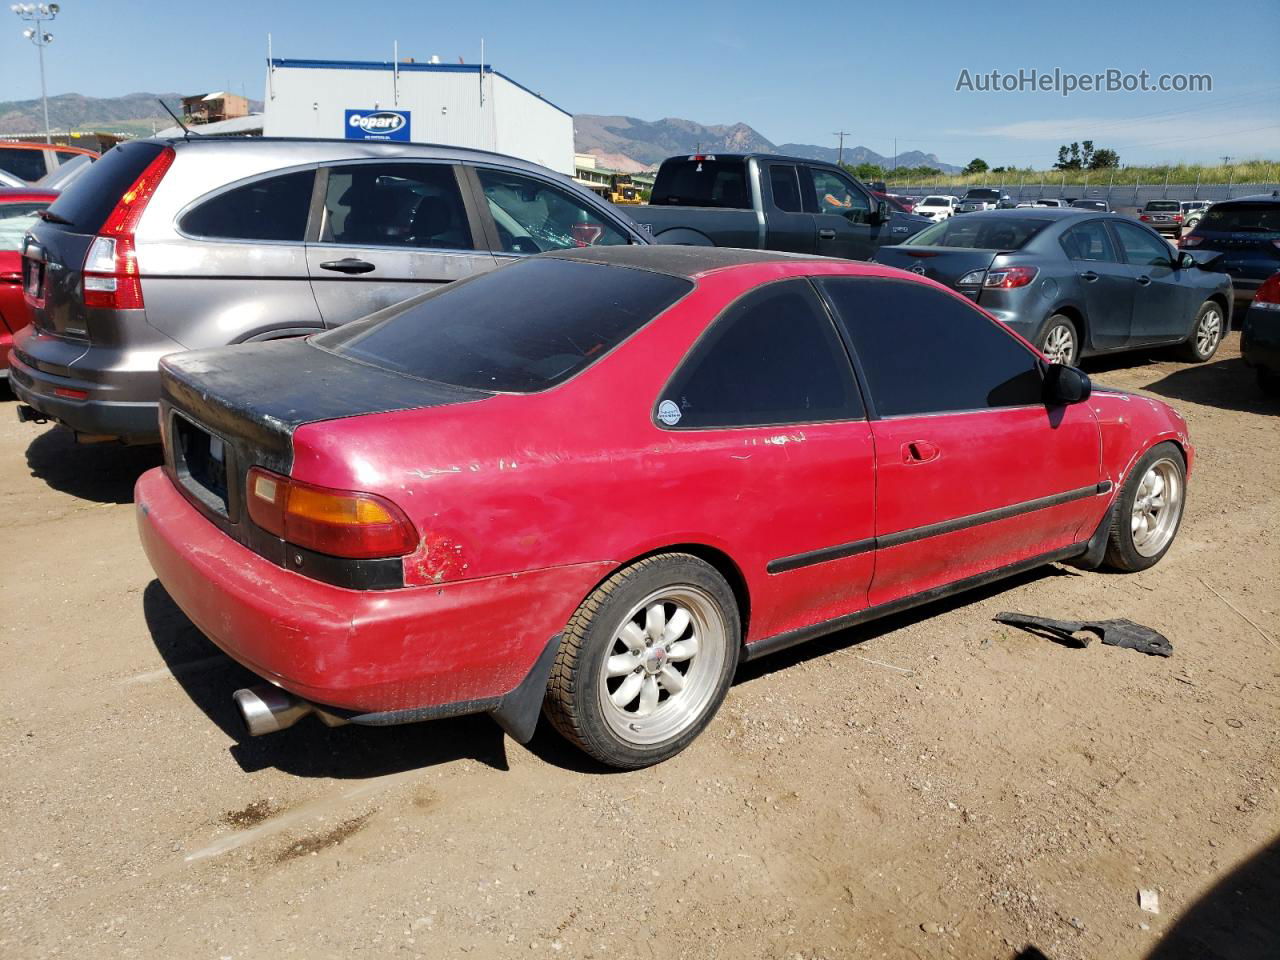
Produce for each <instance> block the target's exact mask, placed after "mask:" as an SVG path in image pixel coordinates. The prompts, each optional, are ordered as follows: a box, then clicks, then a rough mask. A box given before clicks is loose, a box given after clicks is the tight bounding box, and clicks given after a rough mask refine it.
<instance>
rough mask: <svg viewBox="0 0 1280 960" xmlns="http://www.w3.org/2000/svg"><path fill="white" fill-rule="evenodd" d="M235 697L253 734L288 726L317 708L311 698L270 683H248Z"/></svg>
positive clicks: (243, 718)
mask: <svg viewBox="0 0 1280 960" xmlns="http://www.w3.org/2000/svg"><path fill="white" fill-rule="evenodd" d="M231 699H232V700H234V701H235V704H236V709H237V710H238V711H239V713H240V719H241V720H243V721H244V727H245V729H246V730H247V731H248V732H249V735H250V736H251V737H260V736H262V735H263V734H264V733H276V732H277V731H279V730H285V729H288V728H289V727H292V726H293V725H294V724H295V723H297V722H298V721H299V720H301V719H302V718H303V717H305V716H306V715H307V714H309V713H311V712H312V711H313V710H314V709H315V708H314V707H313V706H312V705H311V704H310V703H308V702H307V701H305V700H299V699H298V698H297V697H295V696H294V695H293V694H291V693H288V692H286V691H284V690H281V689H280V688H279V687H273V686H271V685H270V684H264V685H262V686H260V687H244V688H242V689H240V690H237V691H236V692H235V693H233V694H232V695H231Z"/></svg>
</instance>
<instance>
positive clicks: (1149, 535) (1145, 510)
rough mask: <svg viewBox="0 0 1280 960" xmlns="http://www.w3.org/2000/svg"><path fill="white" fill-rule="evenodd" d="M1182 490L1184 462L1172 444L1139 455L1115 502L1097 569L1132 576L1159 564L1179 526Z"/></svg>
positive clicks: (1157, 445) (1184, 491) (1184, 474)
mask: <svg viewBox="0 0 1280 960" xmlns="http://www.w3.org/2000/svg"><path fill="white" fill-rule="evenodd" d="M1186 490H1187V466H1186V461H1185V460H1183V458H1182V451H1181V450H1179V449H1178V447H1177V446H1176V445H1175V444H1172V443H1168V442H1166V443H1160V444H1156V446H1154V447H1152V448H1151V449H1150V450H1148V451H1147V452H1146V453H1144V454H1143V455H1142V457H1141V458H1139V460H1138V462H1137V463H1136V464H1134V467H1133V469H1132V470H1131V471H1129V477H1128V479H1127V480H1125V482H1124V486H1123V487H1121V488H1120V495H1119V496H1118V497H1117V498H1116V503H1115V506H1114V508H1113V511H1112V519H1111V533H1110V536H1109V538H1108V541H1107V553H1106V556H1105V558H1104V559H1103V565H1104V566H1107V567H1110V568H1111V569H1113V570H1120V571H1122V572H1124V573H1136V572H1137V571H1139V570H1146V569H1147V568H1148V567H1154V566H1155V565H1156V564H1157V563H1159V562H1160V558H1161V557H1163V556H1164V555H1165V554H1166V553H1168V551H1169V547H1170V546H1171V545H1172V544H1173V539H1174V537H1175V536H1176V535H1177V533H1178V528H1179V527H1180V526H1181V524H1182V513H1183V509H1184V507H1185V506H1186Z"/></svg>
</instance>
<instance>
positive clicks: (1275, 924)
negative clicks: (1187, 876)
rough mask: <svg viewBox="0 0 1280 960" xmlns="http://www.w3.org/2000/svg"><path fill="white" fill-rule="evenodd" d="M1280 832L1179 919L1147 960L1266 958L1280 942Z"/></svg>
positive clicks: (1257, 959)
mask: <svg viewBox="0 0 1280 960" xmlns="http://www.w3.org/2000/svg"><path fill="white" fill-rule="evenodd" d="M1278 904H1280V836H1278V837H1275V838H1274V839H1273V840H1272V841H1271V842H1270V843H1269V844H1267V845H1266V846H1265V847H1263V848H1262V849H1261V850H1259V851H1258V852H1257V853H1255V854H1254V855H1253V856H1252V857H1250V858H1249V859H1248V860H1246V861H1245V862H1244V863H1242V864H1241V865H1240V866H1238V867H1236V868H1235V869H1234V870H1232V871H1231V872H1230V873H1229V874H1227V875H1226V876H1225V877H1223V878H1222V879H1221V880H1220V881H1218V883H1217V884H1215V885H1214V887H1213V889H1211V890H1210V891H1209V892H1208V893H1206V894H1205V895H1204V896H1203V897H1201V898H1200V899H1199V900H1197V901H1196V902H1195V903H1194V904H1192V906H1191V907H1190V908H1189V909H1188V910H1187V911H1186V912H1185V913H1183V914H1182V916H1181V917H1179V918H1178V922H1177V923H1175V924H1174V925H1173V927H1172V928H1171V929H1170V930H1169V931H1168V932H1167V933H1165V935H1164V936H1163V937H1161V938H1160V943H1159V944H1158V945H1157V946H1156V948H1155V949H1154V950H1152V951H1151V952H1150V953H1149V954H1147V960H1182V958H1184V957H1195V958H1197V960H1263V958H1272V960H1274V957H1275V956H1276V952H1277V951H1276V945H1277V944H1280V917H1278V916H1277V913H1276V906H1277V905H1278Z"/></svg>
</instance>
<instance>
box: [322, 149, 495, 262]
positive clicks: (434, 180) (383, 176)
mask: <svg viewBox="0 0 1280 960" xmlns="http://www.w3.org/2000/svg"><path fill="white" fill-rule="evenodd" d="M320 242H321V243H337V244H342V245H343V246H350V247H427V248H431V249H437V250H472V249H474V247H475V244H474V243H473V242H472V239H471V227H470V225H469V224H468V222H467V212H466V208H465V207H463V205H462V192H461V191H460V190H459V189H458V178H457V175H456V174H455V173H454V168H453V165H452V164H448V163H359V164H351V165H350V166H340V167H331V168H330V169H329V183H328V186H327V187H326V189H325V197H324V224H323V225H322V226H321V229H320Z"/></svg>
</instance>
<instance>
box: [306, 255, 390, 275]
mask: <svg viewBox="0 0 1280 960" xmlns="http://www.w3.org/2000/svg"><path fill="white" fill-rule="evenodd" d="M320 269H321V270H334V271H337V272H338V273H372V272H373V271H374V270H377V269H378V268H377V267H375V266H374V265H373V264H372V263H370V262H369V261H368V260H357V259H356V258H355V257H343V258H342V259H341V260H326V261H325V262H324V263H322V264H320Z"/></svg>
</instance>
